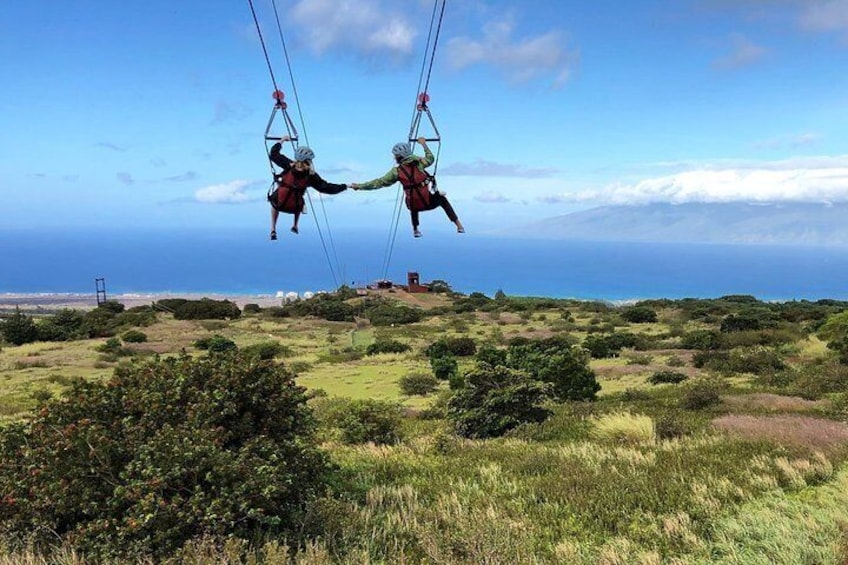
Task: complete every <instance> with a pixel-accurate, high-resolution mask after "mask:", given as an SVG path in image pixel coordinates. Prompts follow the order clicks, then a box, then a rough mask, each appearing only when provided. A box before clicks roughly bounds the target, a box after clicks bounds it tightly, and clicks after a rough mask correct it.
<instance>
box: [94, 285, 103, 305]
mask: <svg viewBox="0 0 848 565" xmlns="http://www.w3.org/2000/svg"><path fill="white" fill-rule="evenodd" d="M94 286H95V287H96V288H97V305H98V306H100V305H101V304H103V303H104V302H106V279H103V278H101V279H94Z"/></svg>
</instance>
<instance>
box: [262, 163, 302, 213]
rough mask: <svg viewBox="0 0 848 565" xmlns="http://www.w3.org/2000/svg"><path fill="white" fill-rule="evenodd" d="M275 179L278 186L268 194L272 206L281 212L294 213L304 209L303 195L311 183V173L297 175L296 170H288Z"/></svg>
mask: <svg viewBox="0 0 848 565" xmlns="http://www.w3.org/2000/svg"><path fill="white" fill-rule="evenodd" d="M274 181H275V182H276V183H277V188H276V190H274V192H272V193H271V194H270V195H269V196H268V200H269V201H270V202H271V206H273V207H274V208H276V209H277V211H279V212H285V213H286V214H294V213H297V212H300V211H301V210H303V204H304V202H303V195H304V194H305V193H306V187H307V186H308V185H309V175H304V176H295V174H294V172H293V171H292V170H291V169H289V170H288V171H286V172H284V173H282V174H280V175H276V176H275V177H274Z"/></svg>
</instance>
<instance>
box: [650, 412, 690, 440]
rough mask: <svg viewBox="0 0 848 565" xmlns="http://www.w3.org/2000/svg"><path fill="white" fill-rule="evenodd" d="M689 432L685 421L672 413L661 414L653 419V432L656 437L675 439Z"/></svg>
mask: <svg viewBox="0 0 848 565" xmlns="http://www.w3.org/2000/svg"><path fill="white" fill-rule="evenodd" d="M690 432H691V429H690V428H689V426H688V425H687V424H686V421H685V420H684V419H683V418H680V417H679V416H676V415H673V414H661V415H660V416H658V417H657V418H656V420H655V421H654V434H655V435H656V437H657V439H675V438H679V437H683V436H685V435H687V434H689V433H690Z"/></svg>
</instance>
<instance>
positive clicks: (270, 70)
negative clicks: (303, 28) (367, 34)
mask: <svg viewBox="0 0 848 565" xmlns="http://www.w3.org/2000/svg"><path fill="white" fill-rule="evenodd" d="M247 2H248V4H249V5H250V13H251V14H252V15H253V22H254V24H255V25H256V33H257V35H258V36H259V42H260V44H261V45H262V53H263V54H264V55H265V63H266V64H267V65H268V73H269V74H270V75H271V83H272V84H273V86H274V93H275V98H276V95H277V94H278V93H279V94H280V96H282V93H281V91H280V89H279V87H278V86H277V79H276V77H275V76H274V68H273V65H272V64H271V58H270V56H269V55H268V49H267V47H266V45H265V38H264V36H263V35H262V26H261V25H260V24H259V18H258V17H257V15H256V9H255V7H254V5H253V0H247ZM272 5H273V8H274V16H275V18H276V21H277V29H278V31H279V34H280V41H281V42H282V46H283V52H284V54H285V61H286V67H287V68H288V72H289V79H290V80H291V84H292V91H293V92H294V96H295V104H296V106H297V111H298V116H299V118H300V123H301V128H302V129H303V135H304V138H305V139H306V143H307V145H308V144H309V136H308V134H307V132H306V122H305V120H304V118H303V111H302V108H301V104H300V98H299V96H298V92H297V85H296V83H295V80H294V72H293V70H292V65H291V60H290V58H289V54H288V49H287V48H286V42H285V37H284V35H283V29H282V25H281V24H280V17H279V12H278V10H277V3H276V0H272ZM278 104H282V99H278ZM283 108H284V106H283ZM273 116H274V114H272V119H273ZM270 125H271V124H270V122H269V128H270ZM286 129H287V130H288V133H289V137H294V138H295V139H294V143H295V147H297V143H298V142H297V138H296V136H292V135H291V134H292V131H291V129H290V126H289V122H288V119H287V120H286ZM265 151H266V153H267V152H268V146H267V139H266V144H265ZM269 165H270V163H269ZM270 166H271V172H272V173H274V174H276V170H275V169H274V166H273V165H270ZM306 195H307V198H308V199H309V205H310V207H312V209H313V210H315V207H314V206H313V204H312V198H311V196H310V194H309V192H308V191H307V193H306ZM321 210H322V213H323V215H324V222H325V224H326V226H327V233H328V237H329V240H330V245H331V247H332V253H333V257H335V265H334V264H333V259H332V258H331V257H330V251H329V250H328V248H327V243H326V241H325V239H324V234H323V232H322V230H321V224H320V222H319V220H318V218H317V215H316V217H315V225H316V227H317V229H318V235H319V238H320V240H321V247H322V248H323V250H324V256H325V257H326V259H327V264H328V266H329V267H330V274H331V275H332V277H333V282H334V284H335V285H336V287H337V288H338V287H339V286H340V278H339V276H338V275H337V271H340V270H339V269H338V265H339V260H338V256H337V255H336V250H335V244H334V243H333V240H332V233H331V231H330V227H329V221H328V219H327V211H326V209H325V208H324V201H323V200H321Z"/></svg>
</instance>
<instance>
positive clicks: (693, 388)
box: [680, 379, 721, 410]
mask: <svg viewBox="0 0 848 565" xmlns="http://www.w3.org/2000/svg"><path fill="white" fill-rule="evenodd" d="M720 389H721V387H720V385H719V383H718V382H716V381H714V380H711V379H698V380H697V381H695V382H693V383H692V384H691V385H689V386H688V387H687V388H686V390H685V392H684V393H683V396H682V397H681V399H680V406H681V407H682V408H684V409H686V410H702V409H704V408H709V407H710V406H715V405H716V404H718V403H720V402H721V396H720V394H719V393H720Z"/></svg>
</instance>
